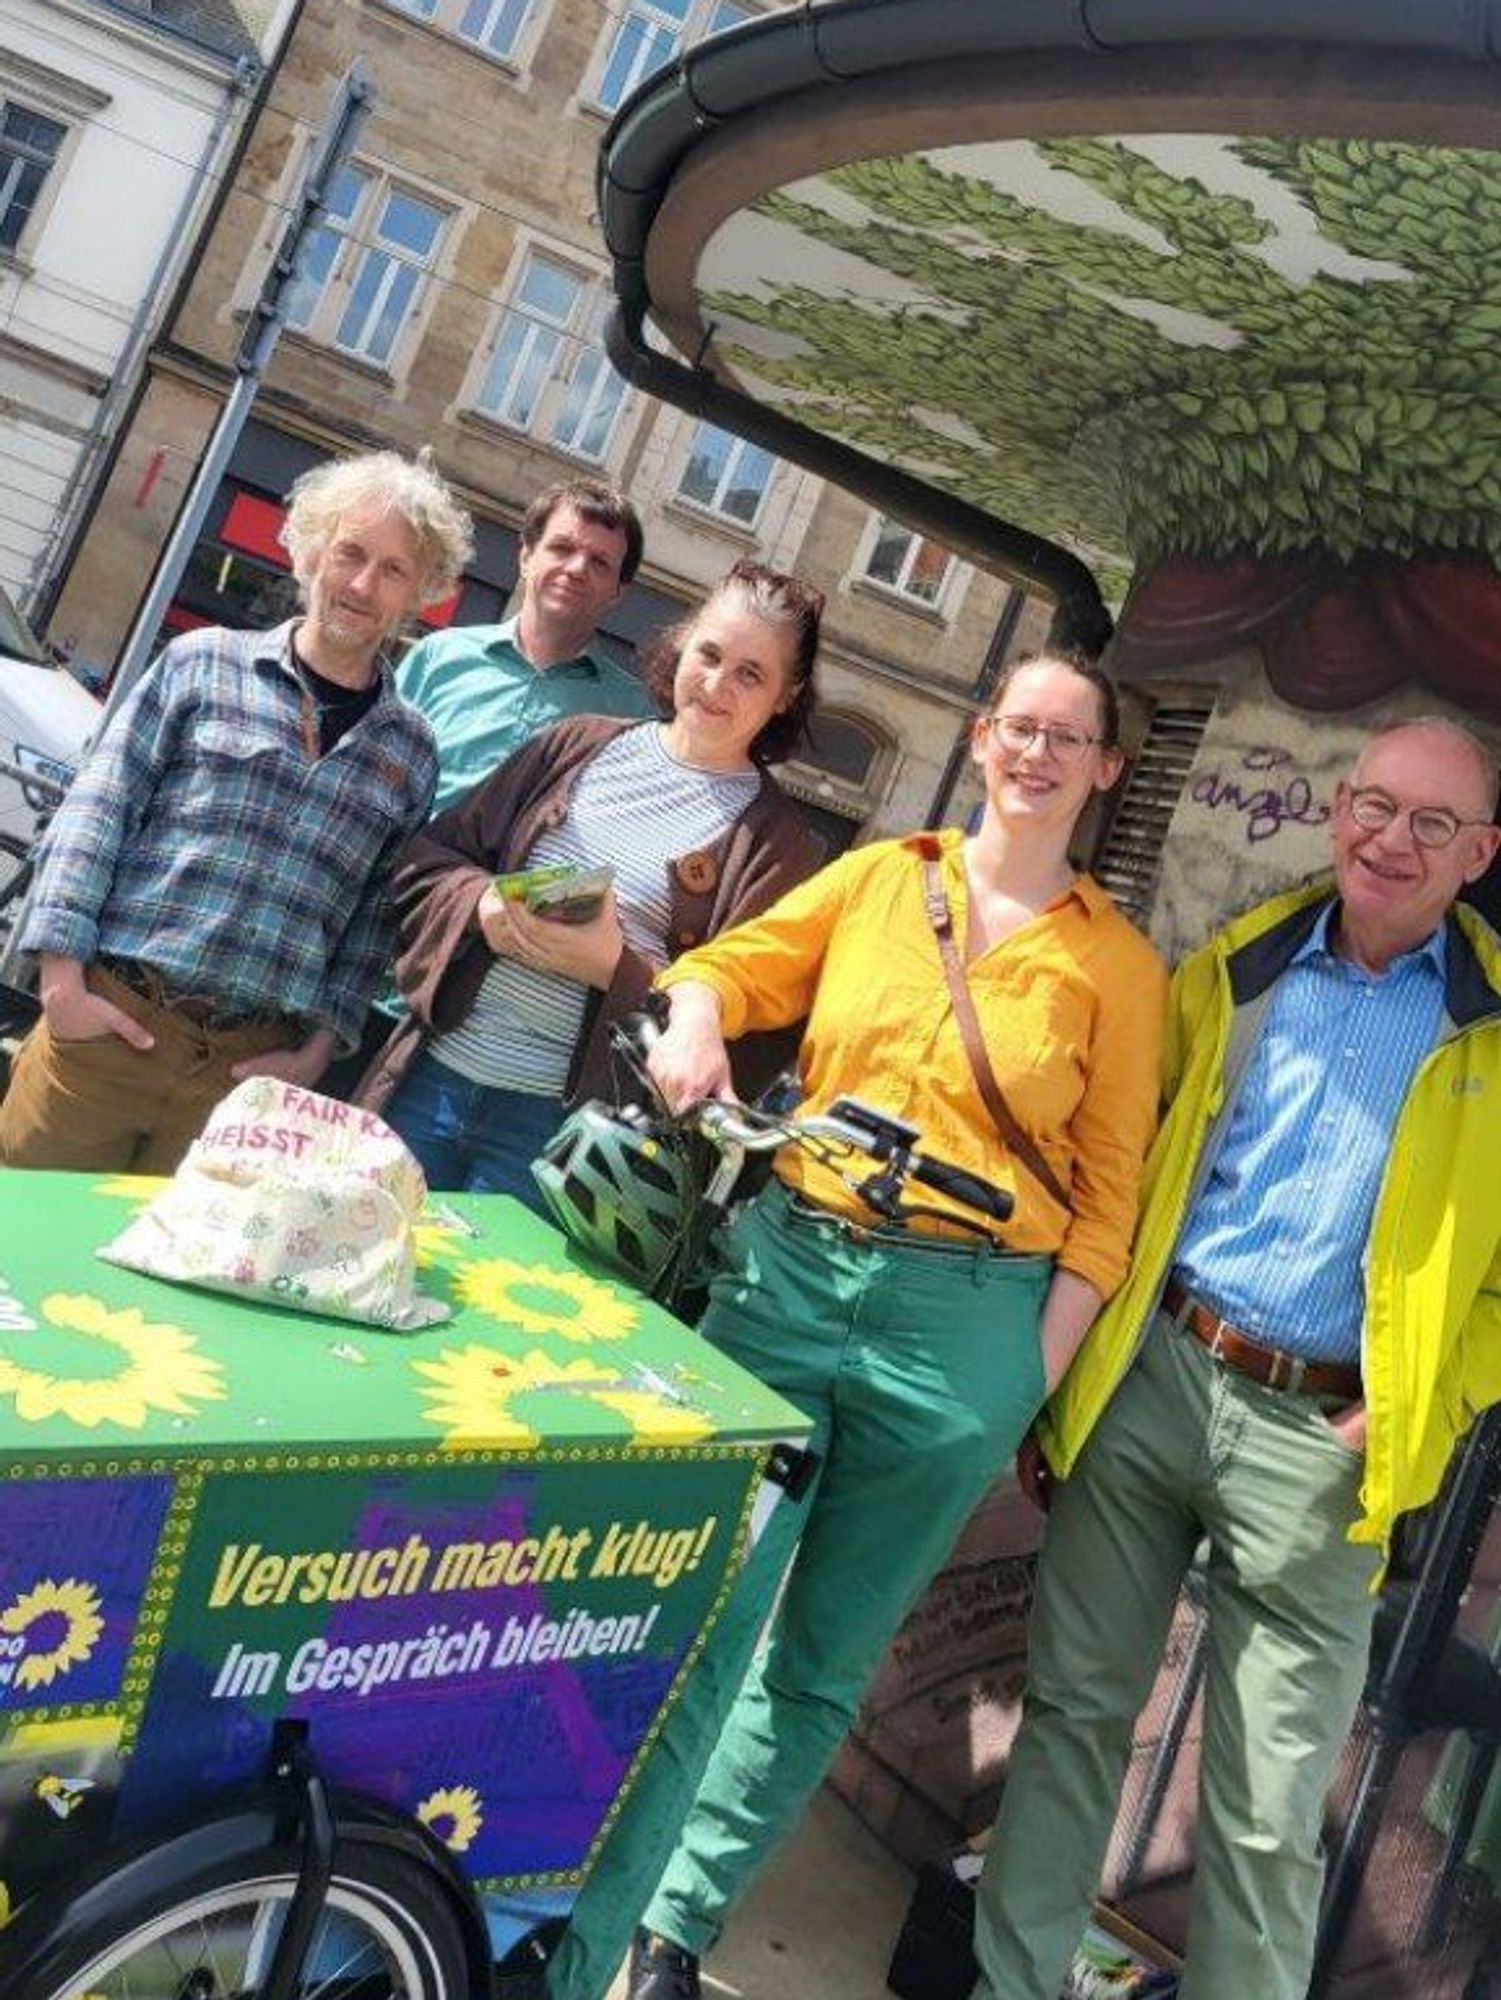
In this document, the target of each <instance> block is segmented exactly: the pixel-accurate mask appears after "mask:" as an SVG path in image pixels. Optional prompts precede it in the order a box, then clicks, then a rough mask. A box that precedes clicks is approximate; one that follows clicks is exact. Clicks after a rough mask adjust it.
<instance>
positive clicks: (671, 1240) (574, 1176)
mask: <svg viewBox="0 0 1501 2000" xmlns="http://www.w3.org/2000/svg"><path fill="white" fill-rule="evenodd" d="M532 1178H533V1180H535V1181H536V1183H537V1186H538V1187H539V1188H540V1189H541V1191H542V1199H543V1200H544V1201H545V1202H546V1204H547V1208H548V1212H549V1214H550V1215H551V1216H552V1218H553V1220H554V1222H556V1223H557V1225H558V1227H559V1229H561V1230H562V1232H563V1234H564V1235H565V1236H566V1237H567V1238H568V1240H569V1241H570V1242H571V1243H576V1244H577V1245H578V1247H579V1248H580V1249H581V1250H587V1251H588V1252H589V1253H590V1255H591V1256H595V1257H598V1258H599V1259H601V1261H602V1262H604V1263H606V1264H608V1265H610V1266H611V1268H612V1269H614V1270H617V1271H621V1272H623V1273H624V1275H625V1276H626V1277H628V1278H629V1279H630V1280H631V1281H632V1282H633V1283H634V1284H637V1285H639V1286H640V1287H641V1288H642V1290H643V1291H652V1290H654V1289H655V1288H656V1287H657V1286H659V1285H660V1284H661V1283H662V1282H663V1281H664V1280H665V1279H666V1278H667V1277H668V1276H669V1273H670V1272H671V1269H672V1266H673V1264H674V1261H675V1260H676V1259H677V1258H678V1257H679V1256H680V1254H681V1253H682V1251H683V1250H684V1248H685V1246H686V1245H687V1243H688V1241H689V1238H690V1237H691V1235H692V1234H693V1223H694V1215H695V1211H696V1209H697V1207H698V1202H699V1196H700V1192H701V1190H700V1187H699V1176H698V1173H697V1172H696V1170H695V1167H694V1164H693V1160H692V1158H691V1156H690V1150H689V1147H688V1145H687V1143H686V1142H685V1140H684V1139H683V1138H682V1137H680V1136H679V1135H677V1134H674V1133H672V1132H670V1131H664V1130H662V1129H661V1128H660V1127H659V1126H657V1125H656V1124H654V1123H653V1122H652V1120H651V1119H650V1118H648V1117H647V1116H646V1115H645V1113H644V1112H641V1111H638V1110H635V1109H634V1108H627V1109H625V1110H623V1111H620V1110H616V1109H614V1108H613V1107H612V1106H611V1105H608V1104H602V1103H600V1102H599V1101H598V1100H597V1099H594V1100H591V1101H590V1102H589V1103H587V1104H581V1105H580V1106H579V1108H578V1109H577V1111H573V1112H570V1113H569V1115H568V1117H566V1118H565V1119H564V1120H563V1123H562V1124H561V1125H560V1126H559V1127H558V1129H557V1131H556V1132H555V1133H554V1134H553V1136H552V1138H551V1139H549V1140H548V1142H547V1144H546V1145H545V1146H544V1147H543V1149H542V1153H541V1155H540V1157H539V1158H537V1159H535V1160H533V1162H532Z"/></svg>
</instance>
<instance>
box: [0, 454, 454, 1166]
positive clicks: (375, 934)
mask: <svg viewBox="0 0 1501 2000" xmlns="http://www.w3.org/2000/svg"><path fill="white" fill-rule="evenodd" d="M285 537H286V543H287V548H288V552H289V553H290V555H291V558H292V568H293V572H294V574H295V575H296V578H297V582H298V585H299V588H300V590H301V594H302V599H303V609H302V610H301V612H300V613H299V615H298V616H297V617H295V618H292V619H289V620H288V621H287V622H286V623H285V624H283V625H280V626H277V627H276V628H275V629H274V630H272V631H269V632H231V631H228V630H225V629H223V628H220V627H211V628H208V629H206V630H203V631H197V632H191V633H188V634H185V635H184V636H182V637H181V638H177V639H174V640H173V641H172V642H171V644H170V645H168V646H167V648H166V649H165V651H164V652H163V653H162V655H161V657H160V658H159V659H158V660H157V662H156V663H155V665H154V666H153V667H152V669H151V670H150V671H149V672H148V673H147V674H146V675H145V676H144V677H143V678H142V680H141V681H140V682H139V684H138V685H137V686H136V687H135V688H134V689H132V691H131V693H130V695H129V696H128V697H127V699H126V700H125V701H124V702H123V703H122V704H121V706H120V708H119V710H118V711H117V713H116V714H115V715H114V717H113V718H112V720H111V722H110V723H109V725H108V727H107V728H106V729H105V731H104V733H103V735H102V736H101V738H100V740H99V742H98V744H97V745H96V746H95V748H94V750H93V752H92V754H91V755H90V757H89V759H88V762H87V763H86V765H85V766H84V768H83V770H82V771H81V772H80V774H79V776H78V778H77V779H76V781H75V782H74V785H73V787H72V789H71V791H70V792H69V793H68V796H67V797H66V799H65V800H64V801H63V804H62V806H61V808H60V809H59V811H58V813H57V816H56V818H55V819H54V820H53V822H52V825H51V828H50V829H49V831H48V834H47V836H46V839H45V841H44V843H43V846H42V848H41V851H40V853H39V856H38V867H37V881H36V889H35V892H34V895H33V898H32V902H31V905H30V907H29V910H28V914H27V918H26V921H25V925H24V928H23V931H22V936H21V946H22V949H23V950H25V951H28V952H32V953H34V954H35V955H36V956H37V958H38V959H39V961H40V978H39V987H40V993H41V1000H42V1018H41V1020H40V1021H39V1022H38V1023H37V1025H36V1027H35V1029H34V1030H33V1031H32V1033H31V1034H30V1035H29V1036H28V1038H27V1040H26V1042H25V1044H24V1045H23V1047H22V1049H21V1051H20V1054H19V1055H18V1056H17V1058H16V1063H15V1067H14V1070H13V1072H12V1076H11V1084H10V1089H9V1091H8V1093H7V1095H6V1098H5V1101H4V1104H3V1105H0V1162H3V1163H4V1164H6V1165H9V1166H19V1167H63V1168H78V1169H83V1170H87V1171H93V1172H111V1171H124V1170H133V1171H136V1172H141V1173H166V1172H170V1171H171V1170H172V1168H173V1167H175V1166H176V1164H177V1162H178V1160H179V1159H180V1158H181V1156H182V1154H183V1153H184V1152H185V1151H186V1149H187V1147H188V1145H189V1144H190V1143H191V1141H192V1140H193V1138H194V1137H195V1136H196V1135H197V1133H198V1131H199V1130H200V1129H201V1127H202V1125H203V1121H204V1119H205V1118H206V1117H207V1115H208V1113H209V1111H210V1110H211V1109H212V1107H213V1105H214V1104H215V1103H216V1102H217V1100H218V1099H219V1098H220V1097H221V1096H222V1095H223V1094H224V1093H225V1092H226V1091H227V1090H229V1089H230V1088H231V1087H232V1086H233V1085H234V1084H235V1083H236V1082H238V1081H240V1080H241V1079H243V1078H244V1077H247V1076H256V1075H273V1076H279V1077H282V1078H284V1079H286V1080H287V1081H289V1082H294V1083H301V1084H312V1083H315V1082H316V1081H317V1080H318V1078H319V1077H320V1076H321V1074H322V1072H323V1070H324V1068H325V1066H326V1065H327V1063H328V1061H329V1058H330V1057H331V1056H332V1055H333V1054H334V1053H335V1051H336V1050H337V1049H339V1048H341V1047H343V1048H348V1047H350V1046H352V1045H353V1044H354V1042H355V1041H356V1040H357V1038H358V1035H359V1031H360V1025H361V1022H362V1021H363V1019H364V1013H365V1007H366V1003H367V1001H368V1000H369V998H370V995H371V992H372V990H373V988H374V986H375V984H376V981H377V979H378V978H379V977H380V975H381V973H382V972H383V971H384V969H385V967H386V966H387V964H388V963H389V961H390V956H391V945H392V935H393V933H392V921H391V912H390V908H389V902H388V898H387V894H386V887H387V880H388V877H389V875H390V869H391V862H392V858H393V856H394V854H395V852H396V849H397V848H398V847H399V845H400V844H401V842H402V841H403V840H404V839H405V837H406V836H407V834H409V833H410V832H412V831H413V830H414V829H415V828H416V827H418V826H420V825H421V824H422V822H423V821H424V820H425V819H426V817H427V813H428V809H429V806H430V805H431V802H432V796H433V788H434V784H435V782H436V778H437V767H438V760H437V751H436V747H435V744H434V741H433V735H432V731H431V729H430V728H429V726H428V724H427V723H426V721H425V720H424V719H423V718H422V716H421V715H419V714H418V713H417V711H416V710H415V709H413V708H412V707H411V706H410V705H409V704H408V703H406V702H405V701H403V700H402V699H401V697H400V696H399V695H398V694H397V692H396V690H395V687H394V685H393V682H392V678H391V673H390V669H389V667H388V666H387V665H386V663H385V660H384V658H383V654H384V649H385V647H386V645H387V642H388V641H389V640H391V639H392V638H393V637H394V635H395V634H396V632H397V631H398V630H399V629H400V627H401V626H402V625H403V624H405V623H406V622H407V621H408V620H409V619H410V618H411V617H412V616H413V615H414V614H415V612H416V611H417V610H418V609H419V608H420V607H421V606H422V605H423V604H425V603H430V602H433V601H434V600H436V599H439V598H441V597H444V596H446V595H447V594H448V592H449V591H450V590H451V589H452V588H453V586H454V584H455V583H456V582H457V580H458V577H459V575H460V573H461V571H462V569H463V567H464V565H465V563H466V562H467V560H468V558H469V554H470V551H471V549H472V546H473V541H472V534H471V529H470V523H469V518H468V515H467V514H466V513H465V511H464V509H463V508H462V507H461V506H460V505H459V503H458V501H457V500H456V499H455V497H454V495H453V493H452V492H451V491H450V490H449V488H448V486H447V485H446V483H445V482H444V481H443V479H442V478H441V477H440V476H439V474H438V472H437V470H436V468H435V467H434V466H433V464H432V463H431V461H430V459H429V458H428V457H427V456H426V455H423V456H421V457H419V458H417V459H415V460H412V459H405V458H402V457H401V456H400V455H399V454H397V453H395V452H388V451H387V452H371V453H367V454H365V455H364V456H361V457H358V458H352V459H346V460H342V461H338V462H334V463H330V464H327V465H322V466H319V467H318V468H317V469H316V470H314V471H312V472H310V473H307V474H305V475H304V476H303V478H301V479H300V480H299V481H298V482H297V484H296V486H295V487H294V488H293V491H292V494H291V499H290V505H289V508H288V514H287V522H286V528H285Z"/></svg>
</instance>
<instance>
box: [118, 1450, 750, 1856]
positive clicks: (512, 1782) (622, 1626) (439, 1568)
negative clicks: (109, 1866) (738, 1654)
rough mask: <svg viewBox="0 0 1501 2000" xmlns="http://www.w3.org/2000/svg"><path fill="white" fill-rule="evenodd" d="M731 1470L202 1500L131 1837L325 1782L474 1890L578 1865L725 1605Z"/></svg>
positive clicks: (606, 1461) (575, 1473) (146, 1727)
mask: <svg viewBox="0 0 1501 2000" xmlns="http://www.w3.org/2000/svg"><path fill="white" fill-rule="evenodd" d="M754 1472H755V1466H754V1462H753V1461H748V1460H747V1459H746V1458H745V1457H743V1456H738V1455H737V1456H728V1455H725V1456H716V1455H715V1454H713V1453H707V1452H706V1453H704V1454H702V1455H699V1456H693V1455H685V1456H683V1457H681V1458H674V1459H672V1460H670V1461H668V1460H663V1459H650V1458H641V1457H636V1458H631V1457H627V1456H625V1455H622V1456H621V1457H619V1458H607V1457H605V1456H603V1455H600V1456H598V1457H595V1458H591V1459H587V1460H586V1459H583V1457H582V1455H578V1456H577V1457H575V1458H573V1459H568V1458H565V1457H562V1456H561V1455H560V1457H559V1459H558V1461H557V1462H556V1463H554V1462H549V1461H540V1462H539V1461H536V1460H532V1461H529V1462H527V1463H525V1464H517V1465H516V1466H514V1467H507V1466H496V1465H494V1464H491V1465H489V1466H456V1465H442V1464H439V1465H429V1466H423V1467H417V1468H410V1469H408V1468H400V1469H390V1470H383V1469H379V1468H375V1469H365V1470H360V1471H354V1470H340V1471H337V1472H325V1471H319V1472H309V1471H305V1470H298V1471H295V1472H293V1471H282V1472H280V1473H275V1474H271V1475H269V1476H268V1475H267V1474H266V1473H262V1472H257V1473H223V1474H217V1475H214V1476H212V1477H210V1478H208V1479H207V1480H205V1482H204V1487H203V1494H202V1498H201V1501H200V1503H199V1506H198V1509H197V1512H196V1514H195V1517H194V1521H193V1527H192V1532H191V1537H190V1541H189V1545H188V1549H187V1553H186V1556H185V1558H184V1562H183V1568H182V1573H181V1576H180V1579H179V1582H178V1586H177V1591H176V1595H175V1598H174V1601H173V1605H172V1609H171V1613H170V1615H169V1620H168V1625H167V1630H166V1633H165V1635H164V1639H163V1644H162V1650H161V1654H160V1656H159V1659H158V1662H157V1669H156V1673H155V1677H154V1679H153V1683H152V1688H151V1694H150V1697H149V1701H148V1704H147V1709H146V1713H145V1716H144V1718H143V1721H142V1724H141V1729H140V1732H139V1735H138V1738H137V1741H136V1745H135V1751H134V1755H133V1756H132V1758H131V1762H130V1766H129V1768H128V1771H127V1774H126V1786H125V1795H124V1800H123V1804H122V1830H125V1831H135V1830H138V1829H144V1828H146V1827H149V1826H150V1824H151V1823H152V1822H153V1821H155V1820H157V1819H159V1818H162V1817H164V1816H165V1815H166V1814H167V1813H168V1812H170V1811H181V1810H182V1809H183V1808H184V1806H185V1805H187V1804H188V1803H190V1802H191V1801H192V1800H193V1799H194V1798H196V1797H197V1796H199V1795H202V1796H204V1797H208V1796H210V1795H212V1794H213V1793H214V1792H215V1791H218V1790H220V1789H222V1788H223V1787H224V1786H226V1785H232V1784H235V1783H240V1782H243V1781H245V1780H246V1779H252V1778H255V1777H258V1776H260V1775H261V1773H262V1771H263V1769H264V1766H265V1761H266V1756H267V1751H268V1747H269V1742H270V1733H271V1729H272V1726H273V1724H274V1723H275V1721H276V1720H277V1718H279V1717H283V1716H286V1717H295V1718H298V1719H301V1720H304V1721H306V1722H307V1723H308V1724H309V1725H310V1734H311V1741H312V1748H313V1754H314V1756H315V1758H316V1759H317V1762H318V1764H319V1766H320V1768H321V1769H322V1770H323V1771H324V1772H325V1773H326V1774H327V1775H328V1776H330V1777H331V1778H333V1779H334V1780H336V1781H338V1782H340V1783H343V1784H346V1785H351V1786H357V1787H359V1788H360V1789H361V1790H363V1791H367V1792H371V1793H373V1794H375V1795H376V1796H377V1797H379V1798H382V1799H385V1800H387V1801H389V1802H390V1803H391V1804H393V1805H396V1806H399V1807H401V1808H402V1809H403V1810H405V1811H407V1812H410V1813H413V1814H415V1815H416V1816H417V1818H419V1819H420V1820H422V1821H423V1823H424V1824H426V1825H427V1826H429V1827H431V1828H432V1830H433V1832H434V1833H435V1834H436V1835H437V1836H438V1837H439V1838H440V1839H442V1840H443V1841H445V1842H446V1844H447V1845H448V1846H449V1847H450V1849H451V1850H452V1851H453V1852H454V1853H455V1854H456V1855H457V1856H458V1857H459V1859H460V1861H461V1862H462V1864H463V1866H464V1868H465V1869H466V1871H467V1872H468V1873H469V1874H470V1875H471V1876H472V1877H473V1878H474V1879H476V1880H480V1881H518V1880H536V1879H537V1878H538V1877H543V1876H553V1877H556V1876H559V1875H565V1874H570V1873H573V1872H575V1871H577V1870H578V1869H580V1868H581V1867H582V1865H583V1864H584V1862H585V1860H586V1858H587V1855H588V1852H589V1849H590V1847H591V1845H592V1843H593V1841H594V1838H595V1836H596V1834H597V1833H598V1831H599V1827H600V1825H601V1822H602V1821H603V1818H604V1815H605V1813H606V1811H607V1810H608V1808H609V1805H610V1803H611V1801H612V1799H613V1798H614V1797H615V1795H616V1793H617V1791H618V1790H619V1789H620V1786H621V1783H622V1781H623V1780H624V1778H625V1776H626V1773H627V1770H628V1769H629V1766H630V1764H631V1762H632V1760H633V1758H634V1757H635V1754H636V1752H637V1750H638V1749H639V1747H640V1745H641V1743H642V1741H643V1739H644V1737H645V1735H646V1732H647V1730H648V1729H649V1727H650V1725H651V1722H652V1719H653V1717H654V1716H655V1715H656V1713H657V1711H658V1709H659V1708H660V1706H661V1704H662V1701H663V1698H664V1697H665V1695H666V1694H667V1692H668V1689H669V1688H670V1686H671V1684H672V1681H673V1678H674V1676H675V1675H676V1673H677V1671H678V1669H679V1667H680V1666H681V1665H682V1662H683V1660H684V1658H685V1656H686V1653H687V1650H688V1648H689V1647H690V1646H691V1644H692V1643H693V1640H694V1637H695V1636H696V1634H697V1633H698V1631H699V1629H700V1627H701V1626H702V1625H703V1623H704V1622H705V1620H706V1619H707V1617H708V1616H709V1613H710V1611H711V1609H712V1607H713V1605H714V1602H715V1600H716V1598H717V1595H718V1592H719V1589H720V1585H721V1582H722V1580H723V1578H724V1575H725V1571H726V1566H727V1564H728V1563H729V1561H730V1560H731V1558H732V1557H733V1555H734V1553H735V1549H736V1542H737V1535H738V1531H739V1526H740V1520H741V1515H742V1512H743V1507H744V1502H745V1498H746V1494H747V1491H748V1487H749V1484H750V1481H751V1479H752V1478H753V1476H754Z"/></svg>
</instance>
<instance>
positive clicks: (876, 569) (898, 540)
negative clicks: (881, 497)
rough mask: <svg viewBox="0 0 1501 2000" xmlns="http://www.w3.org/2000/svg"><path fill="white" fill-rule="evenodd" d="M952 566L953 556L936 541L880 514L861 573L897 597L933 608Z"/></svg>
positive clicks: (940, 596) (937, 601)
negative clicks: (873, 538) (931, 540)
mask: <svg viewBox="0 0 1501 2000" xmlns="http://www.w3.org/2000/svg"><path fill="white" fill-rule="evenodd" d="M953 566H954V558H953V557H952V556H951V555H950V554H949V552H948V550H947V549H946V548H944V547H943V545H942V544H941V543H939V542H930V541H929V540H928V539H927V537H926V536H925V535H919V534H916V533H915V532H914V531H913V530H912V529H911V528H904V527H903V526H902V524H901V522H900V521H893V520H890V519H888V518H887V517H886V516H884V515H883V516H882V517H881V519H880V521H879V523H878V524H877V527H876V535H875V540H874V541H873V542H872V543H871V547H870V554H869V555H868V556H867V557H866V558H865V570H864V575H865V578H866V581H867V582H869V583H878V584H880V586H881V588H882V589H883V590H890V591H892V592H894V593H895V594H896V596H898V597H905V598H909V599H910V600H911V602H912V603H914V604H922V605H926V606H927V607H928V608H929V609H930V610H932V609H935V608H936V607H937V605H938V604H939V602H940V600H941V599H942V597H943V592H944V587H945V585H946V584H947V582H948V580H949V574H950V571H951V570H952V569H953Z"/></svg>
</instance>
